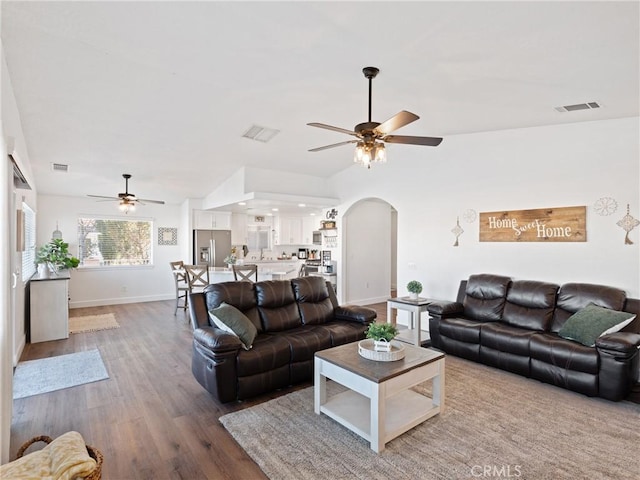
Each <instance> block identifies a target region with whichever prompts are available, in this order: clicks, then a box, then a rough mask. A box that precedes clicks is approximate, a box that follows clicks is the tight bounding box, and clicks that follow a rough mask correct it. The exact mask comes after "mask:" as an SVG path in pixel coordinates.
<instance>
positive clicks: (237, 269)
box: [231, 264, 258, 282]
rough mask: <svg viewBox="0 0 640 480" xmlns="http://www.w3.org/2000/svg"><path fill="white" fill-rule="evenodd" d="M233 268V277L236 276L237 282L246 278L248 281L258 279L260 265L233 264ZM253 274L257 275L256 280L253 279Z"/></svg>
mask: <svg viewBox="0 0 640 480" xmlns="http://www.w3.org/2000/svg"><path fill="white" fill-rule="evenodd" d="M231 269H232V270H233V278H235V280H236V282H237V281H238V280H240V281H242V280H246V281H248V282H257V281H258V265H255V264H247V265H231ZM252 276H255V280H252V279H251V277H252ZM238 277H239V278H238Z"/></svg>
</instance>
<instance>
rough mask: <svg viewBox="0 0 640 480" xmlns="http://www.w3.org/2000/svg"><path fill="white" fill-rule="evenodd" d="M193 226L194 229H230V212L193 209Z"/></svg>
mask: <svg viewBox="0 0 640 480" xmlns="http://www.w3.org/2000/svg"><path fill="white" fill-rule="evenodd" d="M193 228H194V229H196V230H231V212H214V211H211V210H194V211H193Z"/></svg>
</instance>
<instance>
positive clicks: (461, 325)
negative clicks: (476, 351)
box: [439, 317, 483, 344]
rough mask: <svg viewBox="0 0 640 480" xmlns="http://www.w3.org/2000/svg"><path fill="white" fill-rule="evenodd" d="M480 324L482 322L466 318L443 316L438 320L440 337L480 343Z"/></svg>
mask: <svg viewBox="0 0 640 480" xmlns="http://www.w3.org/2000/svg"><path fill="white" fill-rule="evenodd" d="M482 325H483V323H482V322H477V321H475V320H469V319H466V318H457V317H455V318H443V319H442V320H441V321H440V328H439V331H440V337H448V338H451V339H454V340H459V341H461V342H466V343H476V344H480V327H481V326H482Z"/></svg>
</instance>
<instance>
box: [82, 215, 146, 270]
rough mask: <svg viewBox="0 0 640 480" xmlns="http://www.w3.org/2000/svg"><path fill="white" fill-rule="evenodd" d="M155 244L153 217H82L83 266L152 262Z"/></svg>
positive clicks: (111, 265)
mask: <svg viewBox="0 0 640 480" xmlns="http://www.w3.org/2000/svg"><path fill="white" fill-rule="evenodd" d="M152 245H153V224H152V222H151V221H149V220H122V219H115V218H87V217H85V218H79V219H78V259H79V260H80V265H79V267H80V268H83V267H85V268H90V267H120V266H127V265H128V266H131V265H150V264H151V258H152V252H151V246H152Z"/></svg>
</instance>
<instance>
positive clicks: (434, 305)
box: [427, 300, 464, 317]
mask: <svg viewBox="0 0 640 480" xmlns="http://www.w3.org/2000/svg"><path fill="white" fill-rule="evenodd" d="M427 312H429V315H430V316H432V317H457V316H460V315H462V314H464V307H463V306H462V304H461V303H459V302H450V301H446V300H435V301H433V302H431V303H430V304H429V305H427Z"/></svg>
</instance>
